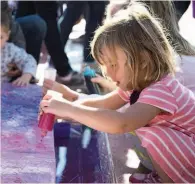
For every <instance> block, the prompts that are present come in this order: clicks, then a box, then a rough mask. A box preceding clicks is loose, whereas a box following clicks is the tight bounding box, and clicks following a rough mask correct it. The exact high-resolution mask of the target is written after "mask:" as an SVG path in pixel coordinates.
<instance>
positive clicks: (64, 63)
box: [35, 1, 72, 77]
mask: <svg viewBox="0 0 195 184" xmlns="http://www.w3.org/2000/svg"><path fill="white" fill-rule="evenodd" d="M35 7H36V10H37V13H38V14H39V15H40V16H41V17H42V18H43V19H44V20H45V22H46V24H47V33H46V37H45V44H46V46H47V49H48V52H49V54H50V56H51V59H52V61H53V64H54V67H55V68H56V70H57V73H58V75H59V76H62V77H63V76H66V75H68V74H69V73H71V72H72V68H71V66H70V65H69V63H68V58H67V56H66V55H65V53H64V49H63V47H62V43H61V39H60V33H59V30H58V27H57V20H56V19H57V8H58V7H57V3H56V2H55V1H47V2H44V1H36V2H35Z"/></svg>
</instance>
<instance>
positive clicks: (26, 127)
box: [1, 84, 55, 183]
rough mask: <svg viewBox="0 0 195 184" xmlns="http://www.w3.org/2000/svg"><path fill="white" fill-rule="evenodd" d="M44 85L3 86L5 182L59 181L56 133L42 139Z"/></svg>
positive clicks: (2, 152) (2, 118) (2, 157)
mask: <svg viewBox="0 0 195 184" xmlns="http://www.w3.org/2000/svg"><path fill="white" fill-rule="evenodd" d="M40 99H41V89H40V87H38V86H36V85H30V86H29V87H27V88H16V87H13V86H12V85H11V84H2V89H1V181H2V183H50V182H54V181H55V152H54V141H53V133H49V134H48V135H47V137H45V139H44V140H43V142H40V130H39V129H38V127H37V125H38V122H37V114H38V106H39V103H40Z"/></svg>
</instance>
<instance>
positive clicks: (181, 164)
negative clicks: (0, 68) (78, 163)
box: [41, 5, 195, 183]
mask: <svg viewBox="0 0 195 184" xmlns="http://www.w3.org/2000/svg"><path fill="white" fill-rule="evenodd" d="M130 8H131V10H129V11H126V13H125V12H123V13H122V12H121V13H120V16H118V17H116V18H114V19H112V20H110V21H109V22H106V23H105V24H104V25H103V26H102V27H100V28H99V29H98V30H97V31H96V33H95V36H94V39H93V41H92V44H91V45H92V53H93V56H94V58H95V59H96V60H97V61H98V62H99V63H100V65H102V68H104V70H105V72H106V73H107V75H108V76H109V77H111V78H112V80H113V81H114V82H116V83H117V85H118V87H119V88H118V89H117V90H116V91H114V92H112V93H110V94H107V95H105V96H103V97H99V98H97V99H94V100H87V101H85V102H83V103H82V104H74V103H71V102H69V101H67V100H65V99H63V100H61V101H59V100H56V99H55V98H52V97H51V96H48V95H47V96H45V98H44V100H43V101H42V102H41V108H42V110H43V111H44V112H46V113H53V114H55V115H57V116H60V117H63V118H66V117H69V118H71V119H74V120H76V121H78V122H80V123H82V124H84V125H86V126H89V127H91V128H93V129H96V130H99V131H104V132H108V133H115V134H116V133H125V132H130V131H134V130H136V134H137V135H138V136H139V138H140V139H141V142H142V146H143V147H145V148H146V149H147V151H148V153H149V155H150V158H151V161H152V163H153V165H154V168H155V170H156V171H157V173H158V175H159V177H160V179H161V180H162V181H163V182H176V183H181V182H195V167H194V165H195V154H194V149H195V140H194V139H195V96H194V94H193V93H192V92H191V91H190V90H189V89H187V88H186V87H184V86H183V85H182V84H181V83H180V82H178V81H177V80H176V79H175V78H174V77H173V74H174V71H175V66H174V63H175V62H174V57H173V51H172V49H171V46H170V44H169V43H168V40H167V39H166V37H165V35H164V33H163V30H162V28H161V26H160V24H159V23H158V22H157V21H156V20H155V19H154V18H152V17H151V15H150V14H149V13H148V11H147V10H146V9H145V8H143V7H142V6H139V5H136V6H131V7H130ZM123 91H128V92H129V94H131V97H130V101H131V104H132V105H131V106H130V107H129V108H127V109H126V110H125V111H124V112H117V111H115V109H118V108H120V107H122V106H123V105H124V104H126V103H127V101H126V99H125V98H124V96H123ZM123 99H124V100H123ZM170 149H171V150H170ZM160 179H158V180H157V181H158V182H159V181H161V180H160ZM139 182H140V183H143V182H144V181H139ZM150 182H154V181H150Z"/></svg>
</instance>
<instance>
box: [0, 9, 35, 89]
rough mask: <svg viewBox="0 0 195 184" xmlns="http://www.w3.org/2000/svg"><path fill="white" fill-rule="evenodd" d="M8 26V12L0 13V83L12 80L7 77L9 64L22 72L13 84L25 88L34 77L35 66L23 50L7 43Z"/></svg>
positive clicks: (9, 18)
mask: <svg viewBox="0 0 195 184" xmlns="http://www.w3.org/2000/svg"><path fill="white" fill-rule="evenodd" d="M10 25H11V14H10V12H9V10H7V11H6V10H5V11H1V32H0V34H1V46H0V48H1V81H2V82H9V81H11V79H12V78H11V77H10V76H9V75H8V71H9V70H10V69H9V64H12V63H15V64H16V66H17V67H18V68H19V69H20V70H21V71H22V75H21V76H20V77H19V78H17V79H16V80H14V81H13V84H14V85H16V86H25V85H27V84H29V82H30V81H31V79H32V77H35V74H36V68H37V64H36V61H35V59H34V58H33V57H32V56H31V55H29V54H27V53H26V51H25V50H24V49H22V48H19V47H17V46H16V45H14V44H13V43H8V42H7V41H8V39H9V35H10Z"/></svg>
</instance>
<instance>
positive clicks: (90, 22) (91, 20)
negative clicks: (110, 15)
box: [60, 1, 106, 62]
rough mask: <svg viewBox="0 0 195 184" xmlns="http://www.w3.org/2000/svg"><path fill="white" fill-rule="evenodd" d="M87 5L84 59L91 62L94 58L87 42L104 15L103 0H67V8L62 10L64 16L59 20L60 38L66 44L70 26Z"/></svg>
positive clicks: (104, 4) (70, 29) (71, 26)
mask: <svg viewBox="0 0 195 184" xmlns="http://www.w3.org/2000/svg"><path fill="white" fill-rule="evenodd" d="M86 6H88V11H89V12H88V14H87V15H88V17H87V24H86V30H85V31H86V34H85V41H84V61H85V62H93V61H94V59H93V58H92V56H91V54H90V46H89V43H90V41H91V39H92V38H93V35H94V31H95V30H96V28H97V27H98V26H99V25H101V23H102V19H103V17H104V12H105V6H106V2H104V1H68V2H67V9H66V10H65V12H64V15H63V16H64V17H63V20H62V22H61V25H60V28H61V38H62V43H63V46H65V45H66V43H67V40H68V38H69V34H70V33H71V31H72V28H73V26H74V24H75V23H76V21H77V20H78V19H79V18H80V16H81V15H82V14H83V13H84V10H85V8H86Z"/></svg>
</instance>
